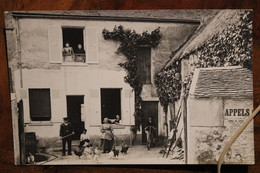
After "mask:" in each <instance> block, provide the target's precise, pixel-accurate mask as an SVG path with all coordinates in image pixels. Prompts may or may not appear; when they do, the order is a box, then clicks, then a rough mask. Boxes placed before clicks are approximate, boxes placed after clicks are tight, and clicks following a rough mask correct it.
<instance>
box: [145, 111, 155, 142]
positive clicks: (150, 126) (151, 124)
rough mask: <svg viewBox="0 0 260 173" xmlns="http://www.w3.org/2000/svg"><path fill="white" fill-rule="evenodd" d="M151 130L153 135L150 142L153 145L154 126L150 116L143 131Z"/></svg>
mask: <svg viewBox="0 0 260 173" xmlns="http://www.w3.org/2000/svg"><path fill="white" fill-rule="evenodd" d="M149 128H150V129H151V133H152V134H153V141H152V145H151V146H153V145H154V141H155V139H156V130H155V129H156V125H155V123H154V121H153V118H152V117H151V116H149V117H148V122H147V123H146V126H145V131H147V130H148V129H149Z"/></svg>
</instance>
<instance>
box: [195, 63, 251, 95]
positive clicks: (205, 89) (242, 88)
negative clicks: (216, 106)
mask: <svg viewBox="0 0 260 173" xmlns="http://www.w3.org/2000/svg"><path fill="white" fill-rule="evenodd" d="M252 78H253V75H252V71H250V70H248V69H246V68H243V67H240V66H233V67H214V68H200V69H196V70H195V73H194V77H193V79H195V80H193V81H192V84H191V85H192V86H191V89H190V95H191V96H195V97H231V98H236V97H237V98H248V97H251V98H252V97H253V80H252Z"/></svg>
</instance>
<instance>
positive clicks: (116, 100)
mask: <svg viewBox="0 0 260 173" xmlns="http://www.w3.org/2000/svg"><path fill="white" fill-rule="evenodd" d="M116 115H119V116H120V117H121V89H103V88H102V89H101V118H102V119H101V123H103V120H104V118H109V119H115V118H116Z"/></svg>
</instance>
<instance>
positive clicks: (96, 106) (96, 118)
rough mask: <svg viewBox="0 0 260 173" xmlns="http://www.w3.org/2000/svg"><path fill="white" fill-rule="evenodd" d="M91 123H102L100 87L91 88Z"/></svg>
mask: <svg viewBox="0 0 260 173" xmlns="http://www.w3.org/2000/svg"><path fill="white" fill-rule="evenodd" d="M89 93H90V99H91V103H90V107H89V115H90V125H100V124H101V108H100V92H99V90H98V89H90V91H89Z"/></svg>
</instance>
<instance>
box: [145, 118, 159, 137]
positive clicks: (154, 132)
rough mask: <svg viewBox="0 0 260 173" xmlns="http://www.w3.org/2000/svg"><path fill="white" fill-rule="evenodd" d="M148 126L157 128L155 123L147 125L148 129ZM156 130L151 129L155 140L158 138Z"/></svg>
mask: <svg viewBox="0 0 260 173" xmlns="http://www.w3.org/2000/svg"><path fill="white" fill-rule="evenodd" d="M148 126H152V127H154V128H156V125H155V123H154V122H153V121H152V122H149V121H148V122H147V124H146V127H148ZM154 128H151V132H152V134H153V138H156V135H157V134H156V130H155V129H154ZM148 129H149V128H146V130H148Z"/></svg>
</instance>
